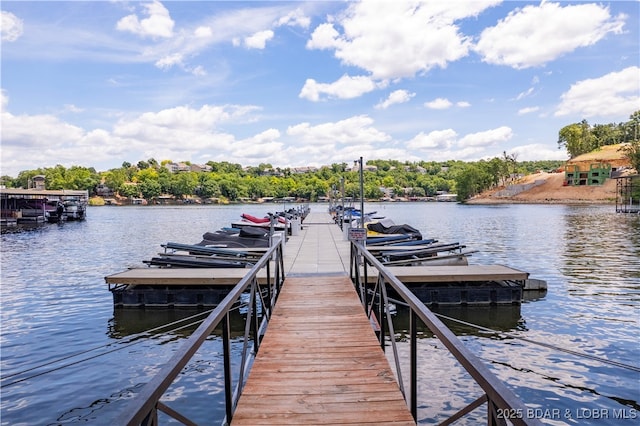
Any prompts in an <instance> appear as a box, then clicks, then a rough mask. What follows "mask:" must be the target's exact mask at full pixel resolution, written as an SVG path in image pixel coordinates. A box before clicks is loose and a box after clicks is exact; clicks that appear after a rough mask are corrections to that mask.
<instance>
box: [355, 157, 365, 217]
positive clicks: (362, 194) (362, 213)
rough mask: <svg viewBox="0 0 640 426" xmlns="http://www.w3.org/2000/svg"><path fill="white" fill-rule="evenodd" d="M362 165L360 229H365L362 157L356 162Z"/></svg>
mask: <svg viewBox="0 0 640 426" xmlns="http://www.w3.org/2000/svg"><path fill="white" fill-rule="evenodd" d="M356 161H358V162H359V163H360V228H363V229H364V182H363V178H362V157H360V160H356Z"/></svg>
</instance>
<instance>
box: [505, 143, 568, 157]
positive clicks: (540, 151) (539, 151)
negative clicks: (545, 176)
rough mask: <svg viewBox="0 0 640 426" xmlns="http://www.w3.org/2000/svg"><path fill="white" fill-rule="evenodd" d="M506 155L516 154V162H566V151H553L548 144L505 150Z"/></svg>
mask: <svg viewBox="0 0 640 426" xmlns="http://www.w3.org/2000/svg"><path fill="white" fill-rule="evenodd" d="M507 153H508V154H516V155H517V158H518V161H538V160H558V161H565V160H568V159H569V158H568V155H567V151H566V150H564V149H557V148H556V149H553V148H552V147H550V146H549V145H548V144H547V145H545V144H540V143H535V144H529V145H521V146H516V147H513V148H509V149H508V150H507Z"/></svg>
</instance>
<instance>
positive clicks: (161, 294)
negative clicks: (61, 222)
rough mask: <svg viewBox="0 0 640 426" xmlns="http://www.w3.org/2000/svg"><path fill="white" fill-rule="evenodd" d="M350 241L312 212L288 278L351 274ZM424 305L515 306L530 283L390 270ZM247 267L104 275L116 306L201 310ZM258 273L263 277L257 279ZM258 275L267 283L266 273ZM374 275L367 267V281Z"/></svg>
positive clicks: (460, 270) (295, 245) (510, 276)
mask: <svg viewBox="0 0 640 426" xmlns="http://www.w3.org/2000/svg"><path fill="white" fill-rule="evenodd" d="M349 256H350V243H349V241H347V240H346V238H345V234H344V233H343V232H342V230H341V229H340V228H339V227H338V226H337V225H336V224H335V223H334V221H333V219H332V218H331V216H330V215H329V214H328V213H324V212H311V213H310V214H309V215H308V216H307V218H306V220H305V222H304V224H303V225H302V227H301V229H300V230H299V231H298V232H296V233H295V235H292V236H289V237H288V239H287V243H286V245H285V249H284V268H285V276H286V277H304V276H308V275H314V274H324V275H347V276H348V275H349V259H350V258H349ZM387 269H388V270H389V271H391V272H392V273H393V274H394V275H395V276H396V277H397V278H398V279H399V280H400V281H402V283H404V284H405V285H406V286H407V287H408V288H409V289H410V290H411V291H412V292H413V293H414V294H416V296H417V297H418V298H419V299H420V300H421V301H422V302H424V303H425V304H427V305H501V304H519V303H521V302H522V300H523V295H524V292H525V291H526V290H528V289H529V287H528V286H529V285H530V284H531V283H533V284H534V285H535V287H534V288H533V289H534V290H537V291H538V292H544V291H546V287H545V286H542V287H541V288H540V287H539V285H540V282H539V280H530V279H529V274H528V273H527V272H523V271H520V270H517V269H513V268H510V267H508V266H503V265H458V266H389V267H387ZM247 271H248V269H245V268H154V267H143V268H135V269H129V270H127V271H124V272H120V273H117V274H114V275H110V276H107V277H105V281H106V282H107V284H109V289H110V290H111V292H112V293H113V298H114V306H115V307H118V308H120V307H145V306H147V307H200V306H215V305H216V304H218V303H219V302H220V301H221V300H222V299H223V298H224V297H225V296H226V295H227V294H228V292H229V291H230V290H231V289H232V288H233V286H234V285H236V284H237V283H238V282H239V281H240V280H241V279H242V278H243V277H244V275H245V274H246V272H247ZM260 274H262V275H260ZM260 274H259V275H258V278H259V280H263V282H266V274H265V272H264V271H262V272H260ZM376 279H377V271H376V270H375V268H368V276H367V281H368V282H369V283H375V281H376Z"/></svg>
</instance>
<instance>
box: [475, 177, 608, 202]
mask: <svg viewBox="0 0 640 426" xmlns="http://www.w3.org/2000/svg"><path fill="white" fill-rule="evenodd" d="M537 180H541V181H543V183H542V184H539V185H537V186H534V187H533V188H531V189H528V190H526V191H522V192H520V193H518V194H516V195H513V196H511V197H499V196H496V193H498V192H499V191H500V190H502V189H504V187H502V188H496V189H493V190H491V191H487V192H484V193H482V194H480V195H478V196H476V197H474V198H472V199H470V200H468V201H467V204H500V203H532V204H536V203H543V204H544V203H549V204H574V203H583V204H612V203H615V200H616V180H615V179H607V180H606V181H605V183H604V185H601V186H563V182H564V173H545V172H542V173H535V174H532V175H528V176H525V177H524V178H522V179H521V180H520V181H518V182H517V183H518V184H528V183H533V182H535V181H537Z"/></svg>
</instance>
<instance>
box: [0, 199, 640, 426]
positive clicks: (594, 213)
mask: <svg viewBox="0 0 640 426" xmlns="http://www.w3.org/2000/svg"><path fill="white" fill-rule="evenodd" d="M280 207H281V206H274V205H247V206H184V207H95V208H90V209H89V212H88V219H87V220H86V221H84V222H77V223H76V222H69V223H64V224H61V225H45V226H41V227H38V228H31V229H19V230H18V229H17V230H13V231H10V232H4V233H3V234H2V236H1V238H2V239H1V244H2V246H1V247H2V263H1V267H2V268H1V287H0V289H1V294H0V300H1V320H2V324H1V326H2V329H1V335H0V345H1V346H0V347H1V361H2V364H1V365H2V389H1V398H2V400H1V424H3V425H17V424H23V425H40V424H43V425H44V424H74V423H87V422H89V423H90V424H111V423H112V422H113V419H114V417H115V416H116V415H117V413H118V412H119V410H120V409H121V408H122V407H123V405H124V404H125V403H126V401H127V399H128V398H130V397H131V396H132V395H133V394H134V393H135V392H137V390H138V389H139V388H140V387H141V386H142V385H143V384H144V383H145V382H147V381H148V380H149V379H150V378H151V377H152V376H153V374H154V373H155V372H156V371H157V370H158V368H159V367H160V366H161V364H162V363H163V362H164V361H166V360H167V359H168V358H169V357H170V356H171V355H172V353H173V352H174V351H175V350H176V349H177V348H178V347H179V345H180V344H181V343H182V342H184V336H185V335H187V334H188V333H189V330H181V331H176V332H172V333H160V332H152V333H151V334H144V335H138V334H136V333H141V332H143V331H145V330H149V329H152V328H154V327H157V326H159V325H162V324H165V323H170V322H172V321H175V320H177V319H179V318H183V317H187V316H190V315H193V314H195V313H197V312H196V311H192V310H173V311H171V310H117V311H115V312H114V309H113V305H112V303H113V302H112V297H111V294H110V293H109V292H108V290H107V286H106V284H105V283H104V277H105V276H106V275H109V274H113V273H115V272H119V271H121V270H124V269H126V268H127V267H132V266H141V265H142V263H141V262H142V260H144V259H148V258H150V257H152V256H153V255H155V253H156V252H158V251H160V250H161V247H160V244H163V243H166V242H168V241H176V242H183V243H193V242H197V241H199V240H200V239H201V236H202V234H203V233H204V232H206V231H213V230H215V229H218V228H220V227H222V226H228V225H229V224H230V222H231V221H232V220H235V219H238V218H239V215H240V214H241V213H242V212H247V213H251V214H255V215H262V214H265V213H266V212H268V211H273V210H275V209H280ZM326 208H327V205H326V204H315V205H312V210H314V211H320V210H322V211H324V210H326ZM366 208H367V210H377V211H378V213H380V214H382V215H385V216H386V217H388V218H391V219H393V220H394V221H395V222H396V223H408V224H410V225H412V226H414V227H415V228H418V229H419V230H420V231H421V232H422V233H423V234H424V236H425V237H434V238H437V239H438V240H440V241H443V242H445V241H447V242H453V241H459V242H461V243H463V244H465V245H466V246H467V248H468V249H471V250H478V252H477V253H474V254H473V256H472V257H471V259H470V261H471V263H483V264H486V263H498V264H505V265H508V266H511V267H514V268H517V269H521V270H525V271H527V272H530V273H531V277H533V278H540V279H544V280H546V281H547V282H548V286H549V291H548V293H547V294H546V295H544V296H543V297H541V298H538V299H534V300H530V301H528V302H526V303H524V304H522V306H517V307H498V308H495V307H494V308H449V309H441V310H440V312H441V313H442V314H444V315H448V316H451V317H454V318H460V319H464V320H465V321H468V322H471V323H476V324H481V325H482V326H484V327H489V328H492V329H495V330H500V331H503V332H508V333H509V335H508V336H507V335H505V334H502V335H492V334H486V333H479V332H478V331H476V330H474V329H472V328H469V327H466V326H461V325H456V324H455V323H449V322H447V324H450V325H451V327H452V328H453V329H454V331H455V332H456V333H457V334H458V335H459V336H460V337H461V338H462V339H463V341H464V342H465V344H466V345H468V347H469V348H470V349H471V350H472V351H473V352H474V353H475V354H476V355H477V356H479V357H480V358H481V359H483V360H484V361H485V362H486V363H487V364H488V365H489V367H490V368H491V370H492V371H494V372H495V373H496V374H497V375H498V377H500V378H501V379H503V380H504V381H505V382H507V384H508V386H509V387H510V388H512V389H513V390H514V391H515V392H516V393H517V394H518V396H520V397H521V398H522V399H523V400H524V401H525V403H526V404H527V406H528V407H531V409H532V412H531V414H532V415H534V416H536V417H542V419H541V420H543V421H544V422H545V423H548V424H572V423H573V424H606V423H609V424H620V423H622V424H627V423H628V424H635V423H636V422H637V421H638V419H640V413H638V410H640V402H639V401H640V375H639V374H638V372H637V371H634V370H633V369H629V368H625V366H627V365H632V366H636V367H637V366H638V365H640V344H639V340H638V336H639V335H640V309H639V308H640V217H639V216H638V215H621V214H616V213H615V209H614V208H613V206H554V205H549V206H547V205H513V206H461V205H457V204H453V203H428V204H423V203H415V204H414V203H411V204H367V206H366ZM269 209H271V210H269ZM396 322H397V323H398V325H397V326H396V332H397V334H398V337H400V338H402V336H403V333H405V332H406V316H405V315H404V314H403V312H402V310H400V312H399V314H398V316H397V318H396ZM403 324H404V326H405V328H403ZM237 327H241V325H237ZM520 338H526V339H528V340H529V341H524V340H522V339H520ZM401 340H402V339H401ZM530 341H533V342H541V343H544V344H545V345H547V346H541V345H537V344H535V343H531V342H530ZM419 344H420V349H421V350H420V354H421V355H420V371H419V389H420V395H421V397H420V401H421V402H422V405H421V406H420V408H419V414H420V415H419V417H420V422H421V423H424V424H429V423H435V422H436V421H437V420H442V418H440V417H438V416H436V418H434V417H433V416H432V415H431V413H433V412H437V413H442V414H447V413H448V414H452V413H454V412H456V411H457V410H459V409H460V408H462V407H463V406H464V405H465V404H468V403H469V402H471V401H473V400H474V399H476V398H477V397H478V396H480V391H479V390H478V388H477V385H475V384H474V383H473V381H472V380H470V379H469V377H468V375H467V374H466V373H465V372H464V370H463V369H462V367H460V366H459V365H458V364H457V363H456V362H455V360H454V359H453V358H452V357H451V356H450V355H448V352H447V351H446V350H445V349H444V347H443V345H442V344H441V343H439V342H438V341H437V339H434V338H433V337H432V336H431V334H430V333H428V332H427V331H426V330H425V331H424V332H423V333H422V334H421V339H420V340H419ZM549 346H551V347H549ZM558 348H560V349H570V350H572V351H577V352H580V353H584V354H587V355H589V356H590V358H586V357H579V356H576V355H575V354H571V353H567V352H564V351H562V350H559V349H558ZM91 349H95V350H91ZM89 350H91V351H89ZM406 350H407V348H406V347H405V346H404V343H402V342H401V344H400V351H401V352H403V351H406ZM109 351H111V352H109ZM220 351H221V343H220V341H219V339H218V337H216V336H212V337H211V338H210V339H209V340H208V341H207V342H206V343H205V345H204V346H203V349H202V350H200V351H199V352H198V354H197V355H196V357H195V358H194V359H193V360H192V362H191V363H190V364H189V365H188V366H187V368H186V369H185V371H184V372H183V373H182V374H181V376H180V377H179V379H178V381H177V382H176V383H175V384H174V385H173V386H172V387H171V389H170V391H169V392H168V393H167V394H166V395H165V397H164V400H167V401H171V406H172V407H175V408H177V409H178V410H180V409H181V408H184V409H185V411H187V412H188V413H189V415H190V416H191V417H192V418H193V419H194V420H196V421H199V422H202V423H208V424H211V423H219V420H220V419H222V418H223V416H224V400H223V397H222V393H221V392H222V389H223V377H222V374H221V370H222V367H221V363H220V357H219V353H220ZM83 352H84V353H83ZM81 353H82V355H79V356H74V357H71V358H68V359H65V360H62V361H60V360H61V358H63V357H67V356H70V355H76V354H81ZM99 354H103V355H102V356H99V357H95V356H96V355H99ZM602 359H606V360H610V361H615V362H618V363H620V364H622V365H619V366H617V365H611V364H607V363H604V362H601V360H602ZM54 361H55V363H52V362H54ZM79 361H83V362H79ZM403 368H404V367H403ZM536 409H539V410H540V411H535V410H536ZM545 410H547V411H545ZM551 410H557V411H551ZM594 413H600V414H603V413H604V414H606V415H607V416H609V418H605V419H602V418H600V419H594V415H595V414H594ZM481 414H482V413H479V415H481ZM614 416H619V417H620V416H626V417H628V419H626V420H625V419H614V418H613V417H614ZM600 417H602V415H601V416H600ZM632 417H635V418H632ZM476 421H477V418H475V417H474V416H471V417H470V418H469V419H467V420H466V424H475V422H476ZM463 424H464V422H463Z"/></svg>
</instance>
